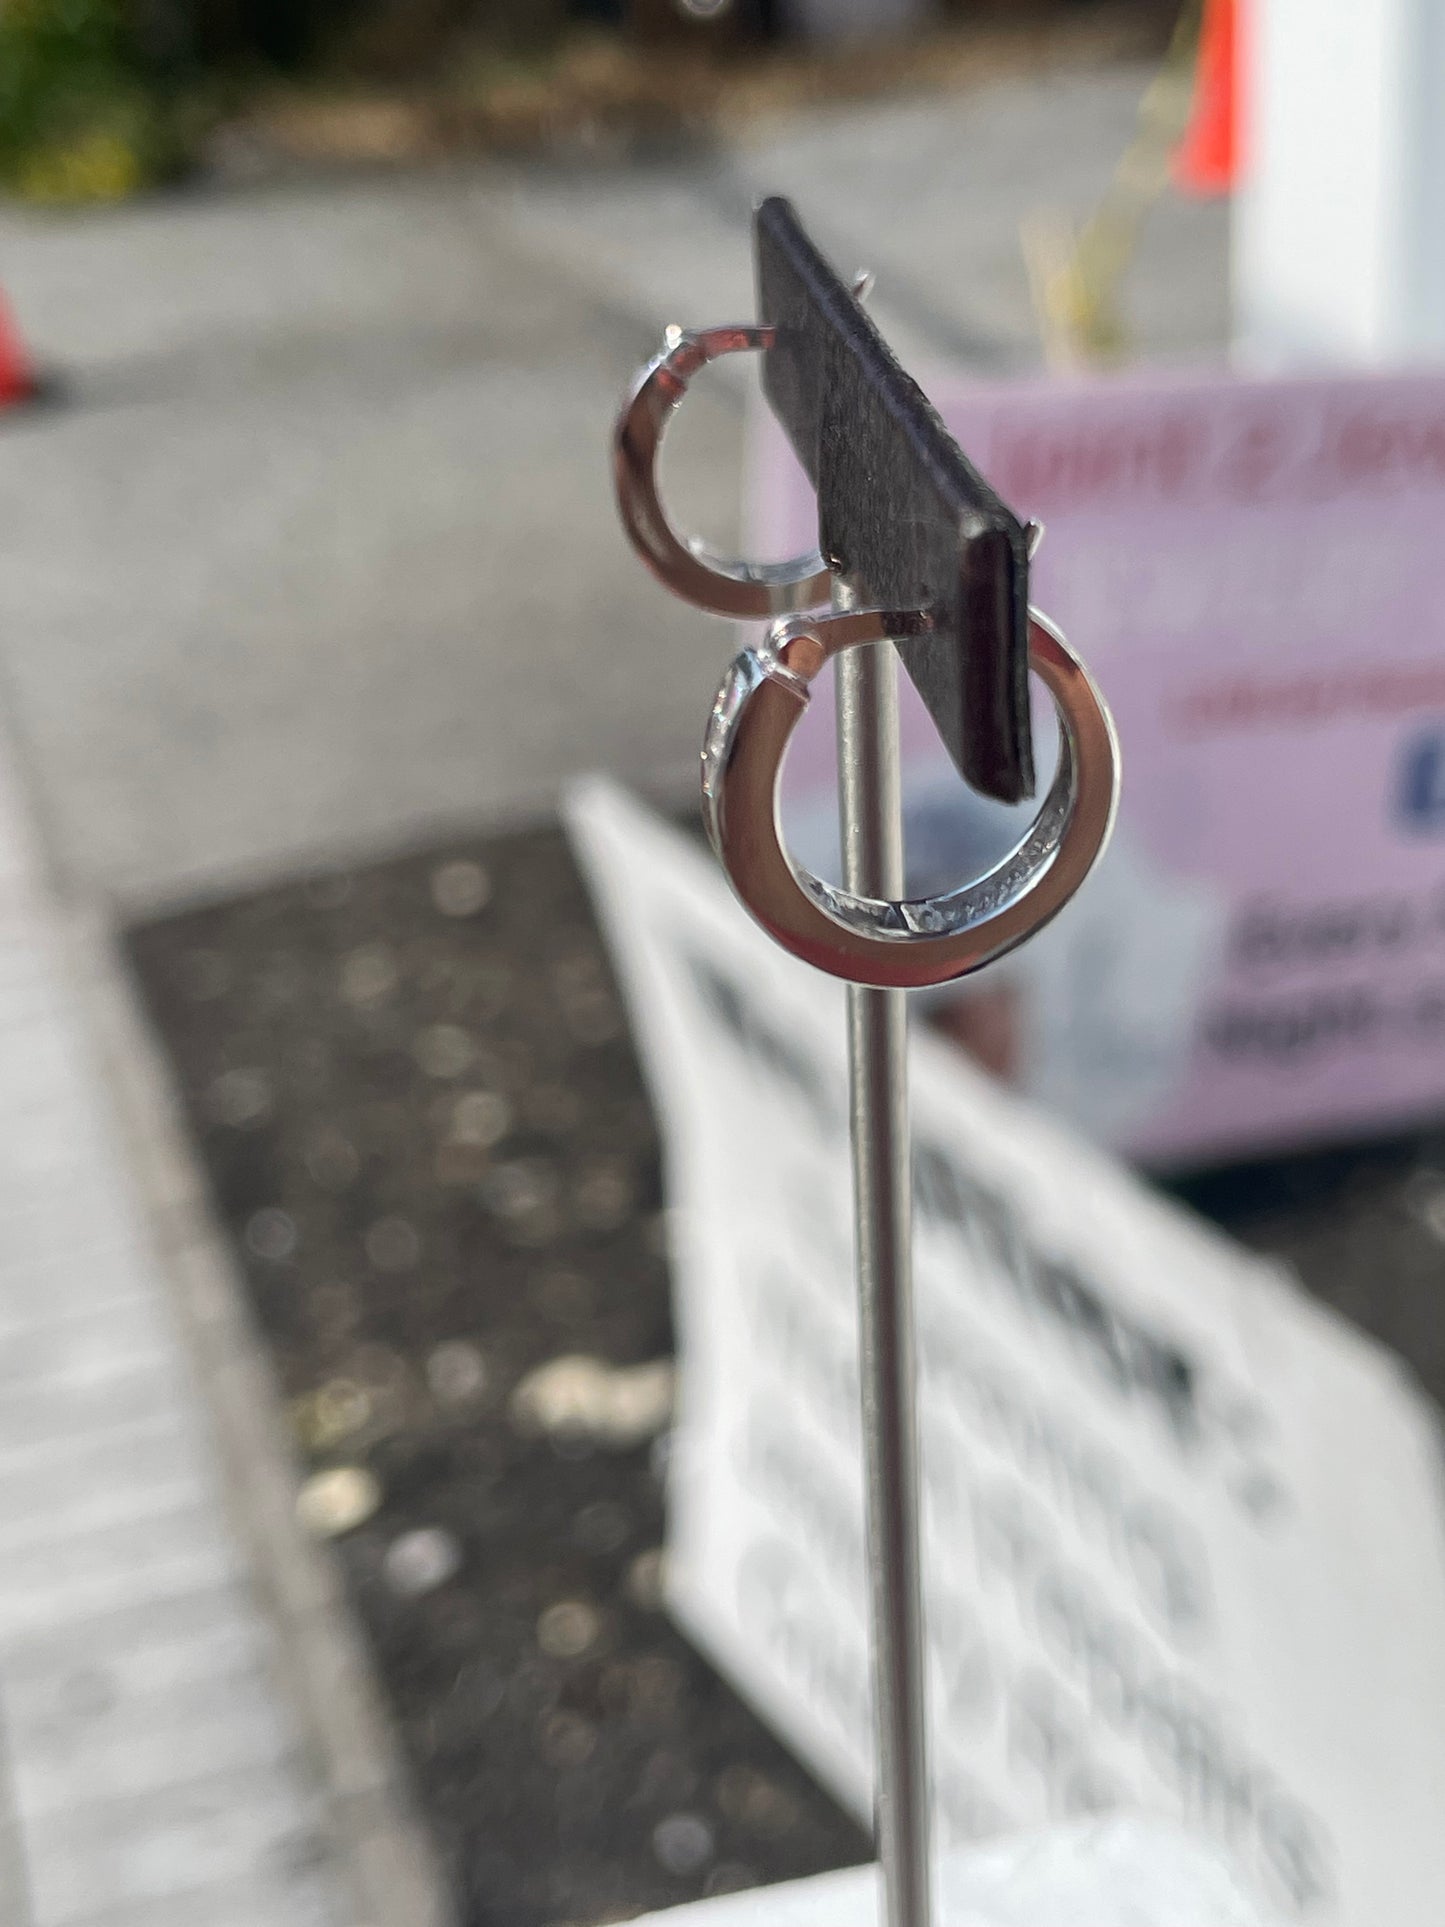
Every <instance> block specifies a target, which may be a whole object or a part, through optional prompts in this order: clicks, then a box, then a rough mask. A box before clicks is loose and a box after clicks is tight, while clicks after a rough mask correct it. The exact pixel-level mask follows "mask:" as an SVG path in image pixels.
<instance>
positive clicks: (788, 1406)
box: [571, 784, 1445, 1927]
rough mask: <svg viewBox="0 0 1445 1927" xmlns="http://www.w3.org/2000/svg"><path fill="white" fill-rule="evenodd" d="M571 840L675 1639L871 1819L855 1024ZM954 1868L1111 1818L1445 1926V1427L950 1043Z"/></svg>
mask: <svg viewBox="0 0 1445 1927" xmlns="http://www.w3.org/2000/svg"><path fill="white" fill-rule="evenodd" d="M571 824H572V830H573V834H574V837H575V840H576V843H577V846H578V848H579V851H580V854H581V857H582V859H583V862H584V864H585V867H586V869H587V871H588V873H589V875H590V877H591V880H592V884H593V887H594V890H595V893H596V896H597V900H598V903H599V906H600V910H601V914H602V918H603V922H604V926H605V928H606V930H607V932H608V935H609V937H610V940H611V944H612V949H613V955H614V958H615V960H616V963H617V968H618V972H619V975H620V977H621V980H622V982H623V985H624V988H625V990H626V993H627V995H628V998H629V1000H630V1004H631V1008H632V1012H633V1020H634V1028H635V1033H636V1037H637V1041H638V1046H639V1050H640V1052H641V1055H642V1058H643V1061H644V1064H645V1067H646V1070H647V1072H648V1075H649V1078H650V1082H651V1087H652V1091H653V1095H654V1098H655V1101H656V1104H657V1108H658V1111H659V1114H660V1119H661V1125H662V1129H663V1133H664V1142H665V1147H666V1157H667V1173H668V1183H669V1196H670V1200H671V1204H672V1207H673V1209H672V1223H673V1227H674V1229H673V1234H672V1255H673V1265H674V1279H675V1291H676V1304H677V1320H678V1331H679V1342H680V1351H681V1408H680V1422H679V1429H678V1432H677V1435H676V1441H675V1454H674V1458H673V1461H672V1464H673V1476H672V1487H671V1515H670V1527H669V1575H670V1577H669V1588H670V1596H671V1601H672V1604H673V1608H674V1610H675V1612H676V1613H677V1615H678V1617H679V1618H680V1619H681V1621H682V1622H683V1624H684V1625H685V1626H686V1627H687V1629H688V1631H689V1632H690V1634H691V1635H692V1636H693V1637H694V1638H695V1639H696V1641H697V1642H698V1644H699V1645H700V1646H701V1647H702V1648H703V1649H704V1650H705V1651H706V1652H707V1653H708V1654H709V1655H710V1656H711V1657H712V1658H713V1659H714V1660H715V1662H716V1663H717V1664H718V1665H719V1666H720V1667H721V1668H722V1669H723V1671H724V1672H726V1673H727V1674H728V1675H729V1677H730V1678H731V1679H732V1680H733V1681H734V1682H735V1683H736V1685H737V1686H738V1688H739V1689H740V1691H742V1692H743V1693H744V1694H745V1695H746V1696H747V1697H748V1698H749V1699H750V1700H751V1701H752V1702H753V1704H754V1705H755V1706H757V1707H758V1709H759V1710H760V1711H761V1713H762V1714H763V1715H764V1717H765V1718H766V1719H767V1720H768V1721H769V1722H770V1723H771V1724H772V1725H773V1726H774V1727H775V1728H776V1729H777V1730H778V1732H780V1733H781V1734H782V1735H783V1736H784V1737H785V1738H786V1739H787V1740H788V1741H789V1742H790V1744H791V1745H792V1746H793V1747H795V1748H796V1750H797V1751H798V1753H799V1754H800V1755H801V1756H802V1757H803V1758H804V1759H805V1760H807V1761H808V1762H809V1763H810V1764H811V1766H812V1767H813V1768H814V1770H815V1771H816V1772H817V1773H818V1775H819V1777H820V1778H821V1779H822V1780H823V1781H824V1782H825V1783H826V1784H827V1785H829V1786H830V1787H831V1788H833V1789H834V1790H835V1791H836V1792H837V1794H838V1795H839V1796H840V1797H841V1798H842V1799H843V1800H844V1801H845V1802H846V1803H847V1804H848V1805H850V1806H851V1807H853V1808H854V1809H855V1810H857V1811H858V1812H859V1813H860V1814H863V1813H866V1812H867V1810H868V1808H869V1805H870V1772H871V1767H870V1753H871V1741H870V1728H869V1713H868V1685H867V1664H866V1627H865V1620H864V1611H865V1585H864V1574H863V1546H862V1516H863V1499H862V1474H861V1465H860V1449H859V1437H858V1415H857V1406H858V1395H857V1383H856V1372H857V1362H856V1349H855V1309H854V1300H853V1286H852V1265H851V1207H850V1202H849V1188H848V1156H847V1143H846V1107H845V1059H844V1044H843V998H842V991H841V987H840V986H838V985H837V984H835V983H834V982H832V981H831V980H828V979H825V978H822V977H819V976H818V975H816V974H814V973H813V972H811V971H809V970H807V969H806V968H804V967H803V966H801V965H800V964H798V963H796V962H795V961H793V960H792V959H791V958H788V957H786V956H785V955H783V954H782V953H781V952H780V951H779V950H777V949H776V948H775V947H774V946H773V945H772V944H771V943H770V942H768V940H767V939H766V938H764V937H763V936H762V935H761V933H760V932H758V931H757V930H756V929H755V928H754V927H753V926H752V925H751V924H750V923H749V921H748V919H747V918H746V916H745V915H744V913H743V912H742V911H741V910H740V909H739V908H738V907H737V905H736V904H735V903H734V901H733V900H732V898H731V896H730V894H729V893H728V891H727V889H726V886H725V884H724V883H723V881H722V879H721V878H720V877H719V875H718V874H717V872H716V870H715V868H714V866H713V865H712V863H711V861H710V859H708V858H707V857H706V856H705V855H704V854H703V853H702V851H701V850H700V849H696V848H693V847H692V846H691V845H689V843H688V842H687V840H686V839H685V838H683V837H681V836H680V835H678V834H677V833H676V832H674V831H672V830H671V829H669V828H668V827H667V826H666V825H664V824H663V823H661V822H660V821H659V820H658V819H657V818H655V817H653V816H652V815H651V814H650V813H649V812H647V811H645V810H643V809H642V808H641V807H640V806H639V805H637V804H636V803H633V802H632V801H630V800H629V799H628V798H627V797H625V796H624V795H623V794H622V793H620V792H619V791H617V790H615V789H613V788H611V787H608V786H606V785H602V784H592V785H588V786H586V787H585V788H584V789H582V790H580V791H579V792H578V793H577V794H576V796H575V797H574V799H573V804H572V809H571ZM912 1081H913V1104H914V1115H915V1134H916V1164H915V1169H916V1197H917V1207H916V1252H917V1297H918V1323H919V1356H920V1368H921V1409H922V1424H923V1448H924V1461H925V1464H924V1475H925V1477H924V1483H925V1504H926V1519H925V1528H926V1551H927V1574H926V1598H927V1610H928V1622H929V1634H930V1644H931V1668H932V1682H931V1701H932V1716H933V1724H934V1732H933V1740H932V1762H933V1772H934V1777H935V1785H936V1800H937V1809H938V1826H939V1831H940V1836H941V1838H940V1845H941V1846H944V1847H947V1846H948V1845H949V1844H950V1843H954V1844H956V1843H959V1842H963V1841H966V1840H969V1839H972V1838H976V1837H980V1836H992V1835H997V1834H1000V1833H1003V1832H1006V1831H1010V1830H1014V1829H1019V1828H1027V1827H1035V1826H1038V1825H1041V1824H1043V1823H1046V1822H1054V1821H1058V1820H1062V1819H1066V1818H1068V1817H1069V1816H1078V1815H1083V1814H1089V1813H1092V1812H1096V1811H1102V1810H1110V1809H1118V1808H1124V1809H1129V1808H1133V1809H1141V1810H1144V1811H1147V1812H1150V1813H1154V1814H1157V1815H1161V1816H1164V1817H1167V1818H1170V1819H1172V1820H1176V1821H1180V1822H1182V1823H1184V1824H1185V1825H1186V1826H1189V1827H1192V1828H1195V1829H1198V1830H1199V1831H1200V1832H1202V1833H1204V1834H1207V1835H1209V1836H1211V1837H1212V1838H1213V1839H1214V1840H1215V1841H1216V1842H1217V1843H1218V1844H1219V1846H1220V1847H1221V1848H1222V1849H1223V1851H1224V1852H1225V1853H1226V1854H1227V1856H1228V1858H1229V1861H1230V1862H1231V1864H1233V1865H1234V1866H1236V1867H1238V1868H1239V1869H1240V1871H1241V1874H1242V1876H1243V1877H1244V1878H1245V1879H1246V1880H1247V1881H1248V1882H1249V1884H1250V1886H1251V1889H1252V1890H1253V1891H1255V1892H1257V1894H1258V1896H1259V1898H1260V1901H1261V1903H1262V1905H1263V1906H1264V1907H1265V1908H1266V1909H1267V1910H1268V1911H1270V1912H1272V1913H1277V1914H1278V1915H1279V1917H1280V1918H1281V1919H1283V1920H1286V1921H1295V1920H1297V1921H1301V1922H1308V1923H1311V1927H1379V1923H1382V1922H1386V1921H1388V1922H1389V1923H1391V1927H1436V1923H1438V1921H1439V1919H1440V1913H1441V1902H1440V1896H1441V1894H1442V1892H1445V1828H1442V1827H1441V1825H1440V1815H1441V1813H1442V1812H1445V1542H1442V1520H1441V1513H1440V1509H1439V1505H1438V1492H1437V1470H1438V1467H1437V1440H1436V1434H1435V1428H1434V1422H1433V1418H1432V1414H1431V1412H1430V1410H1429V1409H1428V1408H1427V1406H1426V1404H1425V1402H1424V1400H1423V1398H1422V1397H1421V1396H1420V1395H1418V1394H1417V1392H1416V1391H1415V1390H1414V1388H1413V1386H1412V1385H1411V1384H1410V1383H1409V1382H1408V1381H1407V1379H1406V1378H1405V1376H1404V1375H1403V1373H1402V1372H1401V1371H1400V1370H1399V1369H1398V1367H1397V1366H1396V1365H1395V1364H1394V1363H1393V1362H1392V1360H1391V1359H1390V1357H1389V1356H1388V1355H1387V1354H1386V1353H1385V1352H1384V1351H1383V1350H1382V1349H1381V1348H1379V1347H1378V1346H1376V1345H1374V1344H1372V1343H1370V1342H1369V1341H1367V1340H1365V1339H1364V1338H1361V1337H1359V1336H1357V1335H1356V1334H1354V1333H1353V1332H1352V1331H1350V1330H1347V1329H1346V1328H1345V1327H1344V1326H1342V1325H1341V1324H1340V1323H1339V1322H1338V1321H1337V1320H1335V1319H1334V1318H1332V1317H1331V1316H1330V1315H1329V1314H1327V1313H1326V1312H1324V1311H1322V1310H1320V1309H1319V1308H1317V1307H1316V1306H1315V1305H1313V1304H1312V1303H1311V1302H1309V1301H1308V1300H1307V1299H1306V1298H1305V1297H1304V1296H1303V1294H1302V1293H1301V1292H1300V1291H1299V1290H1298V1289H1297V1288H1296V1287H1294V1286H1293V1285H1292V1284H1291V1283H1290V1282H1289V1280H1288V1279H1287V1278H1286V1277H1284V1276H1283V1275H1282V1274H1280V1273H1279V1272H1277V1271H1275V1270H1274V1269H1272V1268H1270V1267H1268V1266H1266V1265H1265V1264H1264V1263H1262V1262H1260V1261H1258V1260H1256V1259H1254V1258H1252V1257H1250V1256H1248V1255H1247V1254H1245V1253H1244V1252H1242V1251H1240V1250H1239V1249H1237V1248H1236V1247H1234V1246H1233V1245H1232V1244H1230V1243H1229V1242H1228V1241H1226V1240H1225V1239H1223V1238H1221V1237H1220V1236H1218V1235H1217V1234H1215V1233H1213V1232H1212V1231H1210V1230H1209V1229H1207V1228H1206V1227H1204V1226H1203V1225H1201V1224H1199V1223H1197V1222H1196V1221H1194V1220H1193V1219H1191V1218H1190V1217H1189V1216H1187V1215H1186V1214H1185V1213H1183V1212H1181V1211H1179V1210H1177V1209H1175V1208H1173V1207H1172V1206H1171V1205H1169V1204H1167V1203H1166V1202H1164V1201H1162V1200H1161V1199H1159V1198H1158V1197H1156V1196H1155V1195H1153V1194H1152V1193H1151V1192H1149V1191H1148V1190H1146V1189H1145V1188H1144V1187H1143V1186H1142V1185H1141V1184H1140V1183H1138V1182H1137V1181H1136V1180H1135V1179H1133V1178H1132V1177H1131V1176H1130V1175H1128V1174H1127V1173H1126V1172H1125V1171H1124V1170H1123V1169H1122V1168H1121V1167H1120V1166H1119V1165H1118V1164H1116V1163H1115V1162H1114V1161H1113V1160H1111V1159H1110V1158H1109V1157H1107V1156H1106V1155H1105V1154H1103V1153H1101V1152H1099V1151H1097V1150H1095V1149H1092V1148H1090V1147H1088V1146H1086V1145H1084V1144H1083V1143H1081V1142H1079V1141H1078V1140H1076V1139H1075V1138H1074V1137H1073V1136H1072V1135H1070V1134H1069V1133H1067V1132H1065V1131H1064V1130H1063V1129H1060V1128H1057V1127H1056V1126H1054V1125H1053V1124H1051V1123H1049V1122H1048V1121H1046V1120H1045V1119H1043V1118H1042V1117H1040V1116H1039V1115H1037V1114H1036V1113H1034V1112H1032V1111H1031V1110H1029V1109H1028V1108H1027V1107H1026V1106H1025V1105H1024V1104H1023V1103H1022V1102H1021V1101H1020V1100H1019V1099H1017V1098H1016V1097H1015V1096H1013V1095H1012V1094H1010V1093H1009V1092H1007V1091H1005V1090H1003V1089H1002V1088H1000V1087H998V1086H995V1085H993V1084H991V1083H990V1082H988V1081H987V1080H986V1079H985V1078H984V1077H982V1076H981V1075H980V1074H978V1073H976V1072H974V1071H973V1070H971V1069H970V1068H969V1067H968V1066H967V1065H966V1064H964V1063H963V1062H961V1061H960V1059H959V1057H958V1056H957V1054H956V1053H954V1052H952V1051H950V1050H948V1049H947V1048H946V1047H944V1046H942V1045H940V1044H938V1043H937V1042H936V1041H935V1040H932V1039H930V1038H929V1037H927V1036H918V1037H916V1039H915V1042H914V1054H913V1059H912Z"/></svg>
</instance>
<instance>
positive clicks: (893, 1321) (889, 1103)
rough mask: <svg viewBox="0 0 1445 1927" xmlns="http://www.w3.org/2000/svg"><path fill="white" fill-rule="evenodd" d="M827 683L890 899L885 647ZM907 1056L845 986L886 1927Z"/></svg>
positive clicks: (913, 1806)
mask: <svg viewBox="0 0 1445 1927" xmlns="http://www.w3.org/2000/svg"><path fill="white" fill-rule="evenodd" d="M833 606H834V608H835V609H849V608H852V607H854V606H856V597H855V595H854V593H853V592H852V591H851V590H849V589H847V588H844V587H843V586H842V585H841V584H839V585H835V587H834V591H833ZM837 678H838V779H839V820H840V824H841V829H842V844H843V882H844V885H845V887H846V888H848V889H849V890H852V891H854V892H856V893H857V894H859V895H861V896H873V897H894V898H897V897H901V896H902V895H903V815H902V794H901V788H900V782H899V753H898V670H897V661H896V658H895V655H894V651H893V647H892V645H891V644H890V643H880V644H878V645H876V646H875V647H873V648H868V649H852V650H849V651H848V652H847V653H846V654H845V655H843V656H842V657H840V658H839V660H838V663H837ZM907 1048H908V1007H907V993H906V992H904V991H901V990H874V989H870V988H867V987H865V986H862V985H857V984H850V985H849V986H848V1057H849V1078H850V1103H849V1115H850V1126H851V1135H852V1144H853V1200H854V1206H853V1210H854V1239H855V1256H856V1265H857V1273H858V1302H859V1320H860V1340H861V1342H860V1354H861V1365H862V1381H863V1450H864V1459H865V1467H866V1476H867V1509H868V1549H869V1558H868V1565H869V1580H870V1587H871V1594H872V1597H871V1602H870V1604H871V1614H872V1625H871V1637H872V1653H873V1718H874V1726H875V1728H876V1731H877V1739H878V1777H877V1793H876V1811H877V1835H878V1858H879V1864H880V1866H881V1868H882V1875H883V1893H884V1927H929V1923H930V1917H931V1912H932V1894H931V1888H930V1871H929V1850H928V1835H929V1825H928V1822H929V1814H928V1765H927V1745H926V1731H925V1680H924V1671H925V1655H924V1644H923V1607H922V1598H921V1589H920V1583H919V1571H920V1558H919V1490H918V1418H917V1410H916V1401H915V1390H914V1341H913V1265H912V1158H911V1151H910V1141H909V1130H908V1061H907Z"/></svg>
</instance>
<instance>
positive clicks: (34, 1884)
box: [24, 1765, 322, 1927]
mask: <svg viewBox="0 0 1445 1927" xmlns="http://www.w3.org/2000/svg"><path fill="white" fill-rule="evenodd" d="M24 1832H25V1842H26V1851H27V1855H28V1858H29V1865H30V1886H31V1904H32V1907H33V1909H34V1914H35V1920H36V1927H62V1923H66V1927H69V1923H72V1922H78V1921H83V1920H85V1919H87V1918H88V1917H92V1916H94V1915H96V1914H100V1915H102V1916H103V1915H104V1914H105V1912H106V1911H110V1912H112V1913H114V1912H117V1911H119V1910H121V1909H123V1908H126V1907H130V1908H133V1909H135V1910H136V1911H137V1912H139V1911H140V1909H141V1908H142V1906H148V1905H154V1904H156V1903H158V1902H161V1901H165V1900H168V1899H173V1898H178V1897H180V1896H189V1897H190V1899H191V1902H192V1905H193V1907H194V1908H195V1917H196V1918H197V1919H204V1918H206V1915H207V1903H206V1898H205V1896H206V1894H207V1892H208V1890H210V1889H213V1888H222V1889H224V1888H225V1887H226V1886H227V1885H228V1884H235V1883H239V1882H242V1881H245V1880H248V1879H252V1880H254V1879H258V1878H259V1879H260V1880H261V1881H262V1882H264V1883H265V1884H267V1885H271V1886H273V1887H274V1889H275V1890H276V1891H277V1892H278V1894H280V1893H284V1890H285V1878H286V1876H287V1875H288V1874H292V1873H295V1874H299V1873H304V1872H305V1871H306V1870H307V1868H308V1867H309V1866H310V1865H312V1864H314V1862H315V1860H316V1859H317V1858H318V1857H319V1855H320V1854H321V1851H322V1850H321V1847H320V1842H319V1838H318V1833H317V1825H316V1817H315V1813H314V1810H313V1809H312V1808H311V1807H309V1806H308V1805H307V1803H306V1802H305V1801H303V1800H298V1798H297V1795H296V1793H295V1791H294V1789H292V1788H291V1787H289V1786H287V1785H286V1784H285V1782H284V1780H282V1779H280V1777H279V1776H278V1775H277V1774H276V1772H275V1770H274V1768H272V1767H271V1766H269V1765H267V1766H259V1767H240V1768H229V1767H223V1768H222V1769H221V1770H220V1771H219V1772H215V1773H209V1774H206V1775H205V1776H204V1777H200V1778H193V1779H191V1780H189V1781H188V1782H187V1783H186V1785H185V1786H184V1788H182V1789H179V1790H177V1792H176V1793H175V1795H174V1797H173V1799H172V1800H170V1801H169V1802H167V1803H166V1804H165V1806H164V1808H162V1807H161V1805H160V1803H159V1802H158V1801H157V1798H156V1795H155V1793H154V1792H153V1791H148V1792H143V1793H134V1794H125V1795H122V1796H121V1797H119V1798H116V1799H113V1800H108V1801H105V1802H103V1803H101V1804H99V1805H94V1806H80V1807H74V1808H72V1809H70V1810H69V1811H68V1812H66V1813H63V1814H54V1815H46V1816H44V1817H40V1818H37V1819H35V1820H33V1821H28V1822H27V1823H26V1824H25V1829H24Z"/></svg>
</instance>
